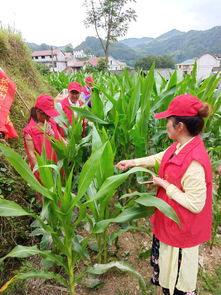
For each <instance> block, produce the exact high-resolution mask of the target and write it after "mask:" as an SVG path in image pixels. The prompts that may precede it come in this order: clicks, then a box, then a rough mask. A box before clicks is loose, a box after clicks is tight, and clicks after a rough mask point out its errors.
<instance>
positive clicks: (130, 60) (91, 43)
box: [74, 37, 140, 66]
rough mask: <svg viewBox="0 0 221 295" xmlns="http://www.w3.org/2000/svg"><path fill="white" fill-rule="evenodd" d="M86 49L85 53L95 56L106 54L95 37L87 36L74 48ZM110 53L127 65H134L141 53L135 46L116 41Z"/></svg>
mask: <svg viewBox="0 0 221 295" xmlns="http://www.w3.org/2000/svg"><path fill="white" fill-rule="evenodd" d="M80 49H84V51H85V53H93V54H94V55H95V56H98V57H101V56H104V52H103V50H102V48H101V45H100V41H99V39H98V38H95V37H87V38H86V39H85V41H84V42H82V43H81V44H80V45H78V46H77V47H75V48H74V50H80ZM109 55H111V56H112V57H114V58H116V59H118V60H120V61H123V62H125V63H126V64H127V65H130V66H133V65H134V63H135V61H136V60H137V59H138V58H139V57H140V55H139V54H138V53H137V52H136V50H134V49H133V48H131V47H129V46H127V45H125V44H123V43H121V42H115V43H113V44H111V46H110V49H109Z"/></svg>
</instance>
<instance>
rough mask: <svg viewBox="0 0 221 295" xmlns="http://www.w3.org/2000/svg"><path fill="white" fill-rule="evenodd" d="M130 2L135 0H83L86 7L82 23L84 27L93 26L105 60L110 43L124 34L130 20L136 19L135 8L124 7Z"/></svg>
mask: <svg viewBox="0 0 221 295" xmlns="http://www.w3.org/2000/svg"><path fill="white" fill-rule="evenodd" d="M130 2H136V0H99V2H98V3H97V2H95V0H85V2H84V6H85V7H86V9H87V18H86V19H85V21H84V23H85V25H86V27H90V26H93V27H94V28H95V31H96V34H97V37H98V39H99V41H100V44H101V47H102V49H103V51H104V55H105V57H106V62H108V52H109V47H110V44H111V43H112V42H114V41H117V39H118V38H119V37H123V36H125V35H126V33H127V30H128V27H129V22H130V21H131V20H134V21H136V18H137V15H136V13H135V10H134V9H132V8H125V6H126V5H127V4H128V3H130ZM124 8H125V9H124Z"/></svg>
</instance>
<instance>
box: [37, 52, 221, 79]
mask: <svg viewBox="0 0 221 295" xmlns="http://www.w3.org/2000/svg"><path fill="white" fill-rule="evenodd" d="M87 58H88V55H86V54H85V53H84V51H83V50H77V51H73V52H64V51H63V50H61V49H51V50H43V51H34V52H33V53H32V60H33V61H36V62H39V63H42V64H44V65H46V66H48V67H49V68H50V70H51V71H56V72H65V73H76V72H78V71H80V70H81V69H84V68H85V67H86V65H87V64H90V65H92V66H97V64H98V61H99V60H100V59H104V57H94V56H92V55H91V56H89V59H87ZM220 61H221V56H215V55H212V54H210V53H205V54H203V55H201V56H199V57H197V58H195V59H188V60H185V61H183V62H181V63H178V64H176V69H177V70H179V71H181V72H182V73H183V74H191V72H192V70H193V66H194V63H195V62H196V64H197V78H198V79H206V78H208V77H209V76H210V75H213V74H216V73H220V71H221V64H220ZM125 67H127V64H126V63H124V62H121V61H119V60H117V59H115V58H113V57H112V56H109V57H108V68H109V70H110V71H111V72H120V71H122V70H123V69H124V68H125ZM157 71H158V72H159V73H160V74H162V75H163V76H164V77H165V78H167V77H168V76H169V74H170V73H172V72H173V71H174V69H157ZM220 75H221V73H220Z"/></svg>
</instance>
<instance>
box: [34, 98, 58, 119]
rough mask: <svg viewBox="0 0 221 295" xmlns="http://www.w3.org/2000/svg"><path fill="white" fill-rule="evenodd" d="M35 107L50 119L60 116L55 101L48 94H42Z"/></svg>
mask: <svg viewBox="0 0 221 295" xmlns="http://www.w3.org/2000/svg"><path fill="white" fill-rule="evenodd" d="M35 107H36V108H38V109H40V110H41V111H43V112H44V113H45V114H46V115H48V116H49V117H56V116H59V115H60V113H59V112H58V111H57V110H56V109H55V107H54V99H53V98H52V97H51V96H49V95H47V94H42V95H40V96H38V97H37V100H36V103H35Z"/></svg>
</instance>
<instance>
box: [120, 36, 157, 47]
mask: <svg viewBox="0 0 221 295" xmlns="http://www.w3.org/2000/svg"><path fill="white" fill-rule="evenodd" d="M153 39H154V38H150V37H143V38H128V39H123V40H121V41H119V43H123V44H125V45H127V46H129V47H132V48H134V47H136V46H137V45H140V44H144V43H145V44H147V43H149V42H150V41H152V40H153Z"/></svg>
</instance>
